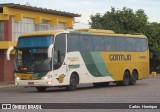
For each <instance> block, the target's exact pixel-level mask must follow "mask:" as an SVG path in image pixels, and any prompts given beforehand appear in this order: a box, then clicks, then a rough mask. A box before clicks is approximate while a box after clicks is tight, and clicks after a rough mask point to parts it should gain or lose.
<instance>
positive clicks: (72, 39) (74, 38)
mask: <svg viewBox="0 0 160 112" xmlns="http://www.w3.org/2000/svg"><path fill="white" fill-rule="evenodd" d="M67 39H68V41H67V44H68V45H67V46H68V47H67V49H68V50H67V51H68V52H70V51H79V35H75V34H68V36H67Z"/></svg>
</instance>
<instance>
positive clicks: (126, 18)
mask: <svg viewBox="0 0 160 112" xmlns="http://www.w3.org/2000/svg"><path fill="white" fill-rule="evenodd" d="M90 19H91V22H90V25H91V28H94V29H106V30H113V31H114V32H116V33H123V34H126V33H129V34H137V33H143V34H144V35H146V36H147V37H148V42H149V49H150V60H151V65H150V66H151V67H152V69H153V70H155V68H156V67H157V66H160V23H149V22H148V17H147V15H146V14H145V13H144V10H142V9H139V10H137V11H135V12H134V11H133V10H132V9H130V8H126V7H124V8H123V9H122V10H119V9H117V10H116V9H115V8H114V7H112V8H111V11H107V12H106V13H105V14H104V15H100V14H99V13H97V14H96V15H91V16H90Z"/></svg>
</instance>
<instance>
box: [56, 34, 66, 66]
mask: <svg viewBox="0 0 160 112" xmlns="http://www.w3.org/2000/svg"><path fill="white" fill-rule="evenodd" d="M65 53H66V38H65V34H59V35H57V36H56V37H55V44H54V69H58V68H60V66H61V65H62V64H63V62H64V58H65Z"/></svg>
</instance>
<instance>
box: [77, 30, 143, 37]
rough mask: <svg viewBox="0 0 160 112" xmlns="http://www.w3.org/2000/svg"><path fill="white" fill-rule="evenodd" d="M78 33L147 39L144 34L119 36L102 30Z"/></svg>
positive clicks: (110, 31)
mask: <svg viewBox="0 0 160 112" xmlns="http://www.w3.org/2000/svg"><path fill="white" fill-rule="evenodd" d="M76 31H77V32H83V33H84V32H86V33H90V34H92V35H106V36H123V37H135V38H146V36H145V35H143V34H134V35H132V34H118V33H115V32H114V31H112V30H101V29H78V30H76Z"/></svg>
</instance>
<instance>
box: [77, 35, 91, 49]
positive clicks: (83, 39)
mask: <svg viewBox="0 0 160 112" xmlns="http://www.w3.org/2000/svg"><path fill="white" fill-rule="evenodd" d="M80 48H81V51H90V50H92V36H89V35H81V36H80Z"/></svg>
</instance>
